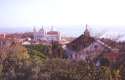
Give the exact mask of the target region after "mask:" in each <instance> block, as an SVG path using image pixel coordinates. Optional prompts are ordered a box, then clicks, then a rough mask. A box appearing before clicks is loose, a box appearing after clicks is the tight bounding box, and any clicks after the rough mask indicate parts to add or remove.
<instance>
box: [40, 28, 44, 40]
mask: <svg viewBox="0 0 125 80" xmlns="http://www.w3.org/2000/svg"><path fill="white" fill-rule="evenodd" d="M44 37H45V31H44V28H43V26H42V28H41V29H40V30H39V39H43V38H44Z"/></svg>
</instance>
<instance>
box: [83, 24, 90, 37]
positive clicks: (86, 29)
mask: <svg viewBox="0 0 125 80" xmlns="http://www.w3.org/2000/svg"><path fill="white" fill-rule="evenodd" d="M85 27H86V28H85V31H84V36H85V37H90V32H89V30H88V25H87V24H86V26H85Z"/></svg>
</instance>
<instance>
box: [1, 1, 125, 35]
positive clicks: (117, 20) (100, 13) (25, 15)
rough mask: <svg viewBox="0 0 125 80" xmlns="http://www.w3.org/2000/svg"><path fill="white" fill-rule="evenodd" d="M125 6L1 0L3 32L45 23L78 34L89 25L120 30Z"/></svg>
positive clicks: (78, 2)
mask: <svg viewBox="0 0 125 80" xmlns="http://www.w3.org/2000/svg"><path fill="white" fill-rule="evenodd" d="M116 5H117V6H116ZM124 7H125V5H124V0H94V1H93V0H11V1H10V0H0V32H23V31H24V32H25V31H32V29H33V27H34V26H35V27H36V28H40V27H41V26H42V25H43V26H45V28H46V29H48V28H49V27H51V26H55V29H56V30H59V31H61V32H63V33H64V34H66V35H73V36H74V35H75V36H78V35H79V34H81V33H82V32H83V30H82V29H84V26H85V24H88V25H90V28H91V29H92V30H93V31H96V30H97V31H104V30H106V31H114V32H120V33H121V32H124V30H125V28H124V27H125V23H124V21H125V15H124V14H125V11H124ZM69 30H70V31H69Z"/></svg>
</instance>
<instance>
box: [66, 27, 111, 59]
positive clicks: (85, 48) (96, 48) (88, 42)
mask: <svg viewBox="0 0 125 80" xmlns="http://www.w3.org/2000/svg"><path fill="white" fill-rule="evenodd" d="M64 49H65V52H66V53H65V54H66V55H67V57H68V58H69V59H74V60H85V59H87V58H90V59H94V58H96V57H97V56H99V55H100V54H102V53H109V52H111V51H112V48H111V47H110V46H108V45H107V44H105V43H104V42H103V41H101V39H99V38H95V37H92V36H91V35H90V32H89V30H88V25H86V29H85V31H84V33H83V34H82V35H81V36H79V37H78V38H76V39H74V40H73V41H72V42H70V43H69V44H67V45H66V46H65V48H64Z"/></svg>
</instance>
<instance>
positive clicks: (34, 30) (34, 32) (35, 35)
mask: <svg viewBox="0 0 125 80" xmlns="http://www.w3.org/2000/svg"><path fill="white" fill-rule="evenodd" d="M33 38H34V41H36V40H37V31H36V28H35V27H33Z"/></svg>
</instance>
